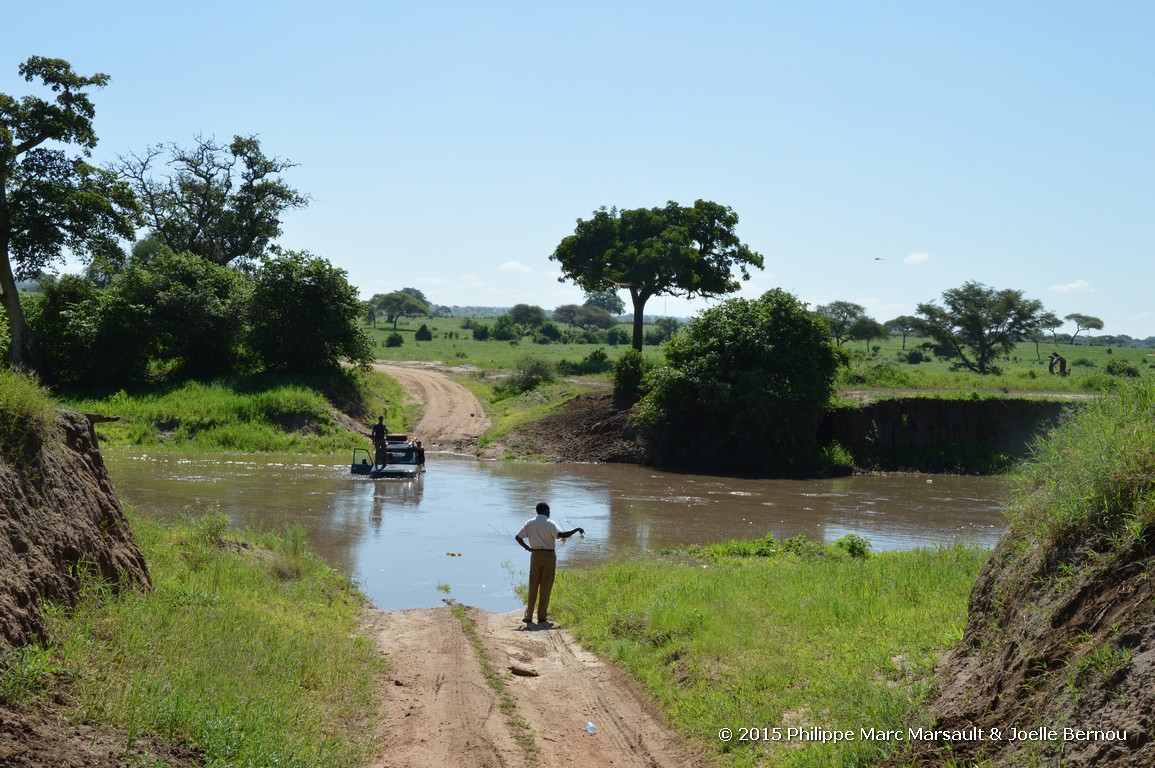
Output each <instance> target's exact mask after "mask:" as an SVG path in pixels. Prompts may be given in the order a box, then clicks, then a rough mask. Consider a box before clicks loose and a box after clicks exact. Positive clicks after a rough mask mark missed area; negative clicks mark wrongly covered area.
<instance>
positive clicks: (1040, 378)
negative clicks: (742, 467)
mask: <svg viewBox="0 0 1155 768" xmlns="http://www.w3.org/2000/svg"><path fill="white" fill-rule="evenodd" d="M462 322H463V319H462V318H450V317H438V318H416V319H408V318H407V319H403V320H401V321H400V322H398V324H397V330H396V333H398V334H400V336H401V337H402V339H403V343H402V345H401V346H399V347H386V346H385V339H386V338H387V337H388V336H389V335H391V334H392V333H394V330H393V328H392V326H391V325H388V324H384V323H379V324H378V327H377V328H376V329H373V328H368V327H367V330H369V332H370V335H371V336H372V337H373V339H374V341H375V343H376V345H377V346H376V350H377V357H378V359H380V360H384V361H389V360H426V361H428V360H437V361H441V362H443V363H445V364H447V365H453V364H471V365H474V366H477V367H479V368H483V369H487V370H494V371H510V370H514V369H515V368H516V367H517V364H518V361H519V360H520V359H522V358H524V357H525V356H527V355H529V356H533V357H537V358H540V359H542V360H545V361H548V362H551V363H555V364H556V363H558V362H561V361H566V362H570V363H578V362H580V361H581V360H583V359H584V358H585V357H586V356H587V355H588V354H589V353H590V352H592V351H593V350H595V349H598V348H599V347H600V348H603V349H605V351H606V353H607V354H608V355H609V357H610V359H611V360H614V359H617V357H618V356H619V355H620V354H621V353H622V352H624V351H625V350H626V349H628V348H629V346H628V345H618V346H610V345H605V344H535V343H533V342H532V341H531V340H530V339H528V338H526V339H522V340H520V341H519V342H517V343H511V342H508V341H474V340H473V337H472V332H471V331H470V330H468V329H463V328H462ZM483 322H491V321H483ZM422 325H426V326H428V328H429V330H430V331H431V332H432V334H433V340H432V341H416V340H415V339H414V334H415V333H416V331H417V330H418V329H419V328H420V327H421V326H422ZM621 327H622V328H627V326H624V325H623V326H621ZM925 341H927V339H922V338H916V337H908V338H907V339H906V343H905V349H904V348H903V340H902V338H901V337H897V336H894V337H889V338H886V339H876V340H874V341H872V342H871V343H870V344H869V345H868V344H863V343H862V342H847V343H846V344H844V345H843V346H842V349H843V350H844V351H846V352H847V353H849V354H850V357H851V361H850V365H849V366H848V367H847V368H845V369H842V370H841V371H840V373H839V380H838V384H839V386H840V387H843V388H856V387H870V388H879V389H894V390H896V391H902V390H938V391H940V392H941V393H947V394H951V393H958V394H963V393H969V392H972V391H978V392H989V393H993V394H1007V393H1010V392H1016V393H1072V392H1088V391H1101V390H1103V389H1110V388H1112V387H1113V385H1114V383H1115V379H1116V377H1112V376H1110V375H1108V374H1107V373H1106V368H1107V365H1108V364H1109V363H1111V362H1112V361H1124V362H1126V363H1129V364H1131V365H1132V366H1133V367H1134V368H1135V369H1136V371H1138V372H1139V373H1140V374H1142V375H1150V374H1151V373H1152V371H1153V370H1155V350H1153V349H1145V348H1120V347H1115V348H1112V347H1105V346H1088V345H1085V344H1082V343H1080V344H1079V345H1078V346H1071V345H1069V344H1043V343H1040V344H1039V345H1038V347H1037V348H1036V345H1035V344H1033V343H1024V344H1020V345H1019V346H1018V347H1017V348H1016V349H1015V350H1014V351H1013V352H1012V354H1011V355H1010V357H1008V358H1005V359H1001V360H999V361H998V363H997V364H998V366H999V367H1000V368H1001V369H1002V373H1001V375H990V376H978V375H976V374H973V373H970V372H966V371H952V370H951V362H950V361H947V360H942V359H937V358H934V357H933V356H930V355H929V354H928V355H927V359H926V360H925V361H923V362H920V363H917V364H911V363H909V362H907V355H908V353H909V352H910V351H912V350H914V349H916V348H918V346H919V345H920V344H922V343H923V342H925ZM1080 342H1082V339H1080ZM1052 351H1056V352H1058V353H1059V354H1060V355H1062V356H1063V357H1065V358H1066V359H1067V366H1068V369H1069V370H1070V375H1069V376H1066V377H1059V376H1052V375H1050V374H1049V373H1048V371H1047V362H1048V357H1049V355H1050V353H1051V352H1052ZM643 353H644V354H645V356H646V358H647V359H648V360H650V361H652V362H660V361H661V360H662V352H661V347H659V346H646V347H645V348H644V349H643Z"/></svg>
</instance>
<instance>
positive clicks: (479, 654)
mask: <svg viewBox="0 0 1155 768" xmlns="http://www.w3.org/2000/svg"><path fill="white" fill-rule="evenodd" d="M450 611H452V613H453V615H454V616H455V617H456V618H457V620H458V621H459V622H460V623H461V629H462V631H463V632H465V636H466V638H468V639H469V645H470V646H471V647H472V648H473V655H474V657H475V658H476V659H477V663H478V666H480V667H481V674H482V676H483V677H484V678H485V682H486V685H488V686H489V687H490V688H492V689H493V692H494V693H496V694H497V698H498V701H499V702H500V703H499V705H498V706H499V707H500V709H501V713H502V714H503V715H505V723H506V725H507V726H509V729H510V732H511V733H513V734H514V740H515V741H517V743H518V745H519V746H520V747H521V749H522V751H523V752H524V754H525V759H526V763H527V764H528V765H530V766H533V765H537V759H538V756H539V755H540V754H541V750H540V748H539V747H538V745H537V740H536V739H534V737H533V731H532V730H531V729H530V726H529V723H527V722H526V721H525V720H524V719H523V718H522V717H521V716H520V715H519V714H518V712H517V699H516V698H515V697H514V696H513V694H511V693H510V692H509V691H507V690H506V689H505V681H504V680H503V679H502V677H501V675H499V674H498V672H497V668H496V667H494V666H493V664H492V663H491V662H490V661H489V657H488V656H486V654H485V648H483V647H482V645H481V637H480V636H479V635H478V634H477V625H476V624H475V623H474V621H473V619H472V618H471V617H470V615H469V614H468V613H467V612H466V610H465V606H463V605H461V604H460V603H454V604H453V606H452V607H451V608H450Z"/></svg>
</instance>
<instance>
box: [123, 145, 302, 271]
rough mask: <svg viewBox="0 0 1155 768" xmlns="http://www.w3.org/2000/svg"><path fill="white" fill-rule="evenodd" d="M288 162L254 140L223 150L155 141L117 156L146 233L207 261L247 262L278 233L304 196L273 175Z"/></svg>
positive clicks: (223, 263) (264, 250)
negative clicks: (138, 203)
mask: <svg viewBox="0 0 1155 768" xmlns="http://www.w3.org/2000/svg"><path fill="white" fill-rule="evenodd" d="M294 166H295V163H291V162H289V161H287V160H283V159H280V158H277V157H268V156H266V155H265V153H264V152H263V151H262V150H261V144H260V142H259V141H258V140H257V138H256V137H255V136H234V137H233V140H232V142H231V143H230V144H229V145H228V146H225V145H223V144H219V143H217V142H216V141H215V140H213V139H206V138H203V137H200V136H198V137H196V145H195V146H193V147H190V148H185V147H180V146H178V145H176V144H158V145H156V146H154V147H149V148H148V149H146V150H145V151H144V152H142V153H140V154H137V153H130V154H128V155H122V156H121V157H120V158H118V160H117V163H116V164H115V166H114V169H115V170H116V172H117V173H118V174H120V176H121V178H123V179H125V180H126V181H127V182H128V183H129V184H131V185H132V187H133V189H134V190H135V191H136V194H137V195H138V196H139V198H140V200H141V203H142V205H143V207H144V216H145V221H146V224H147V226H148V227H149V229H150V230H151V232H152V234H153V235H155V236H156V237H158V238H160V239H161V240H162V241H163V242H164V244H165V245H167V246H168V247H169V248H171V249H172V250H173V251H175V252H177V253H182V252H185V251H187V252H189V253H195V254H196V255H198V256H201V257H203V258H205V259H208V260H209V261H211V262H212V263H213V264H217V265H220V266H227V265H229V264H232V263H233V262H239V263H241V264H245V265H248V264H251V263H253V262H255V261H257V260H259V259H260V258H262V257H263V256H265V255H267V253H268V251H269V246H270V244H271V243H272V242H273V241H274V240H275V239H276V238H277V237H279V236H280V234H281V215H282V214H283V213H284V212H285V211H288V210H292V209H295V208H303V207H305V206H306V205H307V204H308V202H309V199H308V197H307V196H305V195H302V194H300V193H298V192H297V191H296V190H294V189H293V188H291V187H290V186H289V185H288V184H286V183H285V182H284V180H283V179H281V178H279V176H280V174H281V173H283V172H284V171H286V170H288V169H289V168H293V167H294Z"/></svg>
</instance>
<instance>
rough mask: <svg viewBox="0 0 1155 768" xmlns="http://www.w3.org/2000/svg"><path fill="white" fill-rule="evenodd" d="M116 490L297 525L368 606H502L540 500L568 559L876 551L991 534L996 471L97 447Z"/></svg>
mask: <svg viewBox="0 0 1155 768" xmlns="http://www.w3.org/2000/svg"><path fill="white" fill-rule="evenodd" d="M105 458H106V461H107V463H108V465H109V469H110V473H111V475H112V479H113V482H114V483H115V485H116V488H117V491H118V492H119V494H120V496H121V498H122V499H124V500H125V501H127V502H129V503H131V504H134V505H136V506H137V507H138V508H140V509H142V510H146V511H150V512H153V513H155V514H157V515H160V516H161V517H162V518H166V519H175V518H176V517H177V516H179V515H180V514H181V513H182V512H183V511H184V510H185V509H186V508H198V507H203V506H205V505H215V506H218V507H219V508H220V509H221V510H222V511H223V512H225V513H226V514H228V515H229V517H230V518H231V519H232V520H233V521H234V522H235V523H238V524H241V525H251V526H255V527H260V528H284V527H287V526H289V525H292V524H299V525H301V526H302V527H303V528H304V529H305V531H306V534H307V535H308V538H309V541H310V544H311V545H312V547H313V548H314V549H315V550H316V551H317V552H319V553H320V554H321V555H322V556H323V557H325V558H326V559H327V560H328V561H329V562H330V563H332V564H333V566H334V567H336V568H340V569H342V570H344V571H345V572H347V573H350V574H351V575H352V576H353V577H354V578H355V579H356V580H357V581H358V583H359V584H360V585H361V587H362V589H363V590H364V591H365V592H366V593H367V594H368V595H369V597H370V598H371V599H372V600H373V602H374V603H375V604H376V605H378V606H380V607H382V608H410V607H422V606H429V605H437V604H440V601H441V600H442V599H444V598H446V597H452V598H455V599H457V600H458V601H460V602H464V603H467V604H470V605H477V606H480V607H484V608H491V609H494V610H513V609H515V608H517V607H518V604H519V603H518V599H517V597H516V595H515V594H514V591H513V587H514V585H515V584H517V583H520V582H521V581H522V580H523V579H524V575H525V569H526V566H527V564H528V560H527V556H525V554H524V552H523V551H522V550H521V549H520V548H518V546H517V544H516V543H515V542H514V541H513V535H514V534H515V533H516V532H517V530H518V529H519V528H520V526H521V524H522V523H523V522H524V521H525V520H526V519H527V518H529V517H531V516H532V515H533V508H534V505H536V504H537V502H539V501H548V502H549V503H550V506H551V507H552V509H553V517H554V519H555V520H557V522H558V523H559V524H560V525H561V526H562V527H563V528H566V529H568V528H573V527H576V526H581V527H583V528H585V530H586V538H585V539H584V540H578V539H571V540H570V541H569V542H568V543H567V544H565V545H564V546H563V547H562V548H561V549H560V551H559V556H560V559H561V560H562V567H563V568H564V567H580V566H581V565H582V564H586V563H592V562H598V561H601V560H603V559H605V558H606V557H609V556H613V555H615V554H619V553H624V552H629V551H633V550H637V549H661V548H663V547H672V546H677V545H681V544H687V543H709V542H714V541H723V540H726V539H732V538H738V537H755V536H762V535H764V534H766V533H771V534H773V535H774V536H775V537H777V538H779V539H784V538H788V537H790V536H796V535H804V536H807V537H809V538H812V539H815V540H819V541H826V542H829V541H833V540H835V539H838V538H840V537H841V536H844V535H846V534H847V533H856V534H858V535H860V536H864V537H866V538H868V539H870V540H871V543H872V545H873V546H874V548H875V549H876V550H884V549H905V548H912V547H918V546H931V545H935V544H939V543H949V542H954V541H959V540H962V541H971V542H975V543H979V544H982V545H986V546H993V545H994V543H995V541H996V540H997V538H998V535H999V533H1000V532H1001V530H1002V512H1001V509H1002V505H1001V496H1002V493H1003V483H1002V481H1000V480H998V479H992V478H974V477H950V476H934V477H930V476H908V475H903V476H877V477H875V476H869V477H849V478H836V479H829V480H806V481H794V480H734V479H727V478H716V477H701V476H693V475H673V474H668V473H663V472H657V471H654V470H650V469H646V468H642V467H634V466H622V465H604V464H603V465H580V464H579V465H572V464H571V465H522V464H505V463H493V462H478V461H475V460H473V459H470V458H464V457H453V456H442V455H438V456H431V457H430V463H429V470H428V472H426V473H425V475H424V476H423V477H420V478H418V479H416V480H408V481H397V480H370V479H368V478H365V477H355V476H351V475H350V474H349V470H348V467H347V466H346V465H345V464H343V463H338V462H339V461H340V460H339V459H334V458H333V457H329V456H325V457H303V456H300V455H286V456H277V455H272V456H252V455H244V456H220V455H214V456H204V455H173V454H157V455H149V454H141V453H132V452H127V451H118V450H111V451H108V452H107V453H106V456H105Z"/></svg>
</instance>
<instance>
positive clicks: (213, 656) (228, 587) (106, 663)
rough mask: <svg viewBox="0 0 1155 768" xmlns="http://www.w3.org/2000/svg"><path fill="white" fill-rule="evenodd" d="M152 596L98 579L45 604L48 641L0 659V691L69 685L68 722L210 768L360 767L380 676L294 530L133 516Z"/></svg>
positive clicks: (33, 692) (339, 596)
mask: <svg viewBox="0 0 1155 768" xmlns="http://www.w3.org/2000/svg"><path fill="white" fill-rule="evenodd" d="M132 523H133V529H134V533H135V536H136V540H137V542H138V544H139V545H140V546H141V549H142V550H143V551H144V553H145V556H146V558H147V561H148V563H149V569H150V571H151V573H152V578H153V582H154V586H155V589H154V591H152V592H151V593H147V594H145V593H140V592H127V593H122V594H120V595H113V594H112V593H110V592H109V591H108V589H107V588H106V587H104V586H102V585H97V584H91V585H89V588H88V589H87V590H86V595H85V597H84V598H83V601H82V603H81V604H80V606H79V607H78V608H77V609H76V610H75V611H65V610H61V609H58V608H57V609H50V610H49V638H48V641H47V642H46V643H45V644H44V645H43V646H39V647H26V648H24V649H22V650H20V651H17V652H14V653H12V654H10V655H9V656H7V657H6V658H4V659H3V660H2V663H0V696H3V698H4V699H6V700H8V701H10V702H16V703H23V704H25V705H30V706H31V705H34V703H35V702H36V700H37V699H38V698H39V697H46V698H48V699H52V698H54V697H56V696H58V695H65V694H61V693H59V691H60V685H61V683H62V682H63V681H68V682H67V694H66V695H67V698H68V699H69V701H70V703H71V707H70V708H71V711H72V716H73V717H75V718H77V719H78V720H91V721H94V722H97V723H100V724H105V725H110V726H113V727H115V728H117V729H118V730H119V731H121V732H122V733H123V734H125V741H126V748H127V745H128V744H131V742H132V741H133V740H134V739H135V738H136V735H137V734H149V735H151V736H153V737H159V738H162V739H164V740H167V741H170V742H173V743H184V744H187V745H189V746H192V747H193V748H194V749H196V750H198V751H199V752H201V753H203V761H204V762H203V764H204V765H208V766H225V765H278V766H299V767H300V768H326V767H331V768H354V767H355V766H361V765H364V764H366V762H367V761H368V759H369V758H370V757H371V756H372V754H373V750H374V744H373V739H372V736H373V733H374V728H375V727H376V725H377V723H376V720H375V719H374V717H373V715H374V713H375V712H376V707H377V702H376V699H375V697H374V692H373V686H374V683H375V680H376V678H377V676H378V675H380V674H383V673H384V671H385V670H384V669H383V667H382V662H381V661H380V658H379V657H378V656H376V655H375V653H374V650H373V645H372V641H371V640H370V639H368V638H366V637H363V636H361V635H359V633H358V630H357V619H358V616H359V614H360V611H361V610H362V606H363V605H364V601H363V598H362V597H361V596H360V595H359V594H358V593H357V591H356V590H355V589H354V587H353V586H352V585H351V583H350V582H349V580H348V579H347V578H346V577H344V576H342V575H341V574H339V573H337V572H335V571H333V570H332V569H331V568H329V567H328V566H326V565H325V564H324V563H323V562H321V561H320V560H319V559H318V558H316V557H314V556H312V555H310V554H308V553H307V552H306V551H305V546H304V535H303V533H302V532H301V531H300V530H290V531H287V532H285V533H283V534H279V535H278V534H257V533H252V532H232V531H229V530H227V527H228V519H227V518H226V517H225V516H224V515H222V514H213V513H211V512H209V513H207V514H204V515H203V516H201V517H198V518H195V519H189V520H188V521H187V522H186V523H184V524H182V525H179V526H177V527H175V528H164V527H162V526H161V525H160V524H159V523H158V522H155V521H153V520H150V519H145V518H134V519H133V521H132Z"/></svg>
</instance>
